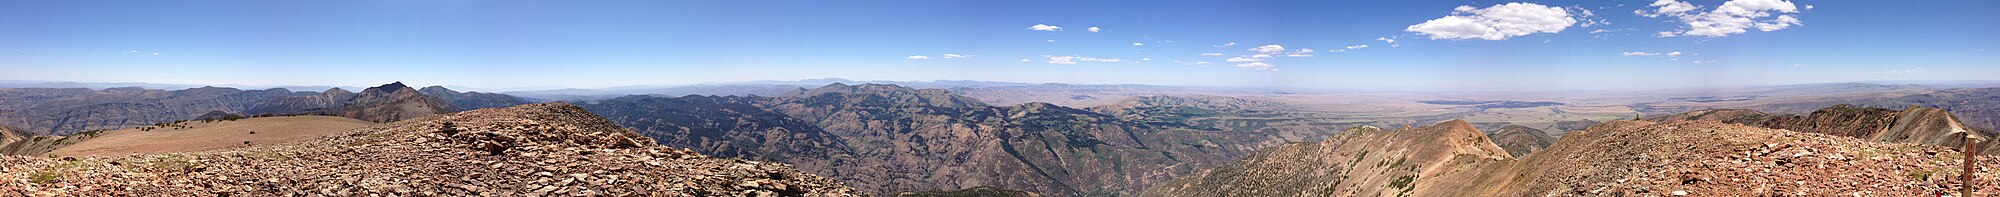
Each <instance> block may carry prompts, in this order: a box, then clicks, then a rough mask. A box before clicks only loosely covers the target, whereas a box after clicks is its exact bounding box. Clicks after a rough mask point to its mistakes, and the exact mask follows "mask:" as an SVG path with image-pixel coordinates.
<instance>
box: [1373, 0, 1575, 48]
mask: <svg viewBox="0 0 2000 197" xmlns="http://www.w3.org/2000/svg"><path fill="white" fill-rule="evenodd" d="M1575 24H1576V18H1572V17H1570V13H1569V10H1567V9H1563V8H1559V7H1550V6H1544V5H1541V4H1534V3H1519V2H1516V3H1506V4H1499V5H1493V6H1492V7H1486V8H1474V7H1472V6H1458V8H1454V9H1452V15H1447V16H1444V17H1443V18H1438V19H1431V20H1430V21H1424V22H1423V23H1418V24H1416V25H1410V27H1409V28H1405V29H1403V31H1409V32H1417V33H1421V34H1425V35H1430V37H1431V39H1433V40H1436V39H1454V40H1455V39H1474V38H1477V39H1484V40H1505V39H1507V38H1508V37H1514V36H1522V35H1528V34H1534V33H1556V32H1562V30H1563V29H1567V28H1569V26H1570V25H1575Z"/></svg>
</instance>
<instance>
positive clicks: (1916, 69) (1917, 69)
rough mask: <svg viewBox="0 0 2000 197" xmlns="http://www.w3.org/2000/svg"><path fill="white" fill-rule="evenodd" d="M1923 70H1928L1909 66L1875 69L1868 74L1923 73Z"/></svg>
mask: <svg viewBox="0 0 2000 197" xmlns="http://www.w3.org/2000/svg"><path fill="white" fill-rule="evenodd" d="M1925 72H1928V71H1926V70H1924V67H1915V68H1910V69H1902V70H1885V71H1876V72H1872V73H1870V74H1878V75H1909V74H1924V73H1925Z"/></svg>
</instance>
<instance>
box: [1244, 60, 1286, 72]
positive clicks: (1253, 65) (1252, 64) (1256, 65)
mask: <svg viewBox="0 0 2000 197" xmlns="http://www.w3.org/2000/svg"><path fill="white" fill-rule="evenodd" d="M1236 67H1237V68H1248V69H1257V70H1270V71H1276V70H1278V65H1271V64H1269V63H1264V62H1250V63H1242V64H1236Z"/></svg>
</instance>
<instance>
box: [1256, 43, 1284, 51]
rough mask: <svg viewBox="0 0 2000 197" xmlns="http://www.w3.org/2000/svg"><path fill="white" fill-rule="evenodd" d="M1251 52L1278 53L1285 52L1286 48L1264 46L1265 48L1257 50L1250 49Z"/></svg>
mask: <svg viewBox="0 0 2000 197" xmlns="http://www.w3.org/2000/svg"><path fill="white" fill-rule="evenodd" d="M1250 51H1256V52H1257V53H1278V52H1285V46H1279V45H1275V44H1274V45H1264V46H1259V47H1257V48H1250Z"/></svg>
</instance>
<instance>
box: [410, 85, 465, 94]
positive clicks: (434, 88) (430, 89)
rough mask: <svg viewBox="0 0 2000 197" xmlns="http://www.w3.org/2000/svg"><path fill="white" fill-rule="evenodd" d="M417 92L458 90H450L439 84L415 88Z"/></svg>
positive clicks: (449, 91)
mask: <svg viewBox="0 0 2000 197" xmlns="http://www.w3.org/2000/svg"><path fill="white" fill-rule="evenodd" d="M417 92H423V93H458V91H452V90H451V89H450V88H445V87H444V86H440V85H434V86H430V87H424V88H423V89H417Z"/></svg>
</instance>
